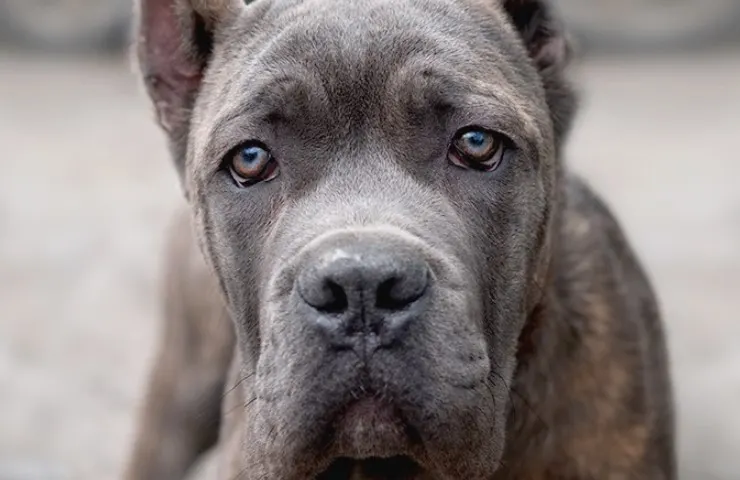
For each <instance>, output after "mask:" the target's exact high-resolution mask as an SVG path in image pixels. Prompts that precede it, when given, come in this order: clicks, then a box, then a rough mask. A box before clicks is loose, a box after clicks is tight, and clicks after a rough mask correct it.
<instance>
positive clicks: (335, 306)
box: [312, 280, 349, 314]
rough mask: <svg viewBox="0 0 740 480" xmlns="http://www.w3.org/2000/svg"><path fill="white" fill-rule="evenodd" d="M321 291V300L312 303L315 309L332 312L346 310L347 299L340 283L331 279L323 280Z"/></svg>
mask: <svg viewBox="0 0 740 480" xmlns="http://www.w3.org/2000/svg"><path fill="white" fill-rule="evenodd" d="M323 293H324V294H323V295H322V297H323V298H322V300H321V301H320V302H316V303H317V304H316V305H312V306H313V307H314V308H315V309H316V310H319V311H320V312H323V313H333V314H337V313H342V312H344V311H345V310H347V307H348V306H349V301H348V300H347V293H346V292H345V291H344V288H342V286H341V285H339V284H338V283H336V282H334V281H332V280H325V281H324V288H323Z"/></svg>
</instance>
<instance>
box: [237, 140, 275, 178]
mask: <svg viewBox="0 0 740 480" xmlns="http://www.w3.org/2000/svg"><path fill="white" fill-rule="evenodd" d="M229 155H230V157H229V158H228V160H227V161H228V163H227V165H228V167H229V172H230V173H231V177H232V178H233V179H234V181H235V182H236V183H238V184H239V185H241V186H243V187H246V186H249V185H254V184H255V183H259V182H267V181H269V180H272V179H273V178H275V177H277V176H278V173H279V170H278V164H277V162H276V161H275V159H274V158H273V156H272V154H271V153H270V152H269V151H268V150H267V149H266V148H264V147H262V146H261V145H259V144H256V143H247V144H244V145H242V146H240V147H239V148H237V149H235V150H234V151H233V152H232V153H230V154H229Z"/></svg>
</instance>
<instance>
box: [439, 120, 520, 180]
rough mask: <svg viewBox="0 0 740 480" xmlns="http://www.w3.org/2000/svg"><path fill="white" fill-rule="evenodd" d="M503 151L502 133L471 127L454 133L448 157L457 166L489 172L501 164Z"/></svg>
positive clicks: (504, 142)
mask: <svg viewBox="0 0 740 480" xmlns="http://www.w3.org/2000/svg"><path fill="white" fill-rule="evenodd" d="M505 151H506V139H505V137H504V136H503V135H500V134H497V133H495V132H491V131H489V130H484V129H482V128H478V127H472V128H467V129H463V130H460V131H458V132H457V133H456V134H455V137H454V138H453V140H452V145H451V146H450V150H449V153H448V158H449V160H450V162H451V163H452V164H453V165H456V166H458V167H462V168H470V169H473V170H481V171H485V172H490V171H493V170H495V169H496V168H497V167H498V166H499V165H500V164H501V161H502V160H503V158H504V152H505Z"/></svg>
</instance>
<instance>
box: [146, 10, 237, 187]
mask: <svg viewBox="0 0 740 480" xmlns="http://www.w3.org/2000/svg"><path fill="white" fill-rule="evenodd" d="M138 1H139V3H138V26H137V39H136V42H137V44H136V52H137V56H138V61H139V67H140V70H141V75H142V76H143V79H144V84H145V86H146V90H147V92H148V93H149V96H150V97H151V100H152V102H153V104H154V108H155V111H156V116H157V120H158V122H159V124H160V125H161V127H162V128H163V129H164V130H165V132H166V133H167V135H168V136H169V140H170V145H171V150H172V154H173V156H174V157H175V163H176V166H177V168H178V170H180V173H182V168H183V166H184V163H185V161H184V157H185V145H186V136H187V132H188V128H189V124H190V112H191V109H192V107H193V103H194V101H195V97H196V95H197V94H198V91H199V90H200V86H201V81H202V77H203V72H204V70H205V68H206V66H207V64H208V61H209V58H210V55H211V51H212V47H213V41H214V35H215V34H216V32H217V31H218V29H219V28H222V27H223V26H225V25H226V24H228V23H229V22H230V21H232V20H233V19H235V18H236V17H237V16H238V15H239V13H240V10H241V9H242V8H244V4H245V2H244V1H243V0H138Z"/></svg>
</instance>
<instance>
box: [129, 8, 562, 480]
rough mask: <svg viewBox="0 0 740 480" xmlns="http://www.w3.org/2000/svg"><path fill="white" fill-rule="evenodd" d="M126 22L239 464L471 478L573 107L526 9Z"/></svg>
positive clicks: (499, 417) (552, 212)
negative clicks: (198, 281) (195, 260)
mask: <svg viewBox="0 0 740 480" xmlns="http://www.w3.org/2000/svg"><path fill="white" fill-rule="evenodd" d="M140 13H141V15H140V30H139V34H140V35H139V47H138V48H139V56H140V60H141V66H142V69H143V74H144V76H145V80H146V84H147V87H148V91H149V93H150V95H151V96H152V99H153V101H154V104H155V106H156V109H157V113H158V118H159V120H160V123H161V125H162V126H163V128H164V129H165V130H166V131H167V133H168V135H169V139H170V143H171V150H172V153H173V156H174V160H175V164H176V166H177V168H178V170H179V171H180V173H181V178H182V180H183V184H184V186H185V191H186V193H187V196H188V198H189V201H190V203H191V205H192V208H193V212H194V215H195V219H196V225H197V229H198V234H199V237H200V241H201V245H202V248H203V251H204V253H205V256H206V258H207V260H208V261H209V263H210V264H211V265H212V267H213V269H214V271H215V272H216V274H217V276H218V279H219V280H220V282H221V286H222V289H223V293H224V296H225V298H226V300H227V303H228V306H229V308H230V311H231V313H232V316H233V319H234V321H235V322H236V330H237V336H238V344H239V348H240V351H241V354H242V357H243V359H244V372H245V373H246V374H251V375H252V376H251V377H249V380H248V381H245V382H244V384H245V385H247V386H248V387H247V391H248V398H247V399H248V400H249V402H248V404H247V406H245V408H246V414H247V415H246V416H247V423H246V424H245V425H244V426H243V429H244V432H245V441H244V446H245V447H244V448H245V451H244V459H245V462H246V464H247V465H248V469H246V470H245V472H247V473H246V476H247V477H248V478H270V479H273V478H280V479H305V478H317V477H318V478H355V477H354V476H352V475H354V474H357V473H358V472H359V474H360V475H361V476H362V477H361V478H365V477H367V478H474V479H482V478H490V476H491V474H492V473H493V472H494V471H495V470H496V467H497V465H498V462H499V459H500V457H501V454H502V449H503V445H504V440H505V438H504V437H505V425H506V418H507V404H508V402H507V400H508V398H509V396H508V394H509V387H508V385H509V383H510V381H511V379H512V376H513V374H514V370H515V367H516V354H517V347H518V340H519V337H520V334H521V332H522V329H523V327H524V325H525V323H526V320H527V318H528V315H529V314H530V313H531V311H532V309H533V308H534V307H535V305H536V304H537V302H538V301H539V299H540V295H541V285H542V283H543V282H544V281H545V276H546V274H547V270H548V263H549V256H550V249H549V244H550V241H551V237H552V230H553V219H554V217H555V216H556V214H557V202H556V198H557V194H556V190H557V185H558V177H559V166H558V161H557V157H558V150H559V145H560V143H561V142H562V138H563V136H564V134H565V131H566V129H567V126H568V123H569V120H570V117H571V113H572V110H573V98H572V95H571V93H570V90H569V89H568V88H567V87H566V85H565V84H564V82H563V79H562V78H561V74H562V67H563V66H564V64H565V62H566V59H567V56H568V51H567V46H566V42H565V41H564V38H563V35H562V32H561V31H560V29H559V28H558V25H557V24H556V22H555V21H554V19H553V17H552V15H551V11H550V6H549V4H548V2H545V1H538V0H363V1H350V0H259V1H257V2H254V3H251V4H245V3H243V2H241V1H239V0H142V4H141V12H140ZM391 471H392V472H393V473H392V475H391V473H386V472H391ZM352 472H355V473H352ZM322 475H323V476H322Z"/></svg>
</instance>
